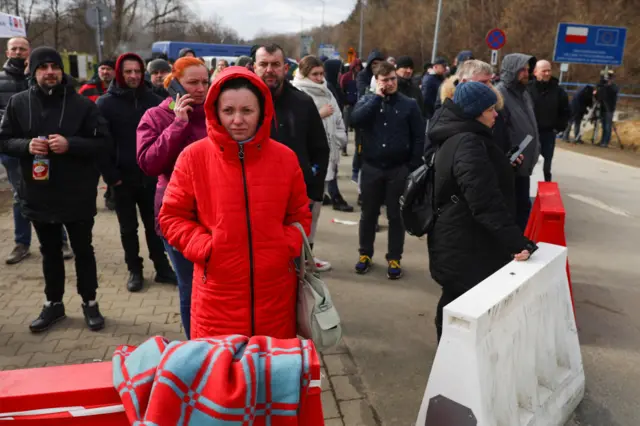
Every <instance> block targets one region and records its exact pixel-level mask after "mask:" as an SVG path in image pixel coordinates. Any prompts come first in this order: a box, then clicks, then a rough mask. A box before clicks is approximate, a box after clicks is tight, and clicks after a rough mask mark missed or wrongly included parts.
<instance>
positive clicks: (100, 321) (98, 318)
mask: <svg viewBox="0 0 640 426" xmlns="http://www.w3.org/2000/svg"><path fill="white" fill-rule="evenodd" d="M82 312H83V313H84V322H86V323H87V326H88V327H89V330H91V331H98V330H102V329H103V328H104V317H103V316H102V314H101V313H100V309H99V308H98V303H97V302H96V303H95V304H93V305H91V302H90V303H83V304H82Z"/></svg>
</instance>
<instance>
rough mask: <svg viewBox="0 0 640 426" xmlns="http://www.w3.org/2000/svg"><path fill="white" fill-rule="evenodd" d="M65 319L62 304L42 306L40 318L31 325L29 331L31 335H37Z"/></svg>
mask: <svg viewBox="0 0 640 426" xmlns="http://www.w3.org/2000/svg"><path fill="white" fill-rule="evenodd" d="M65 318H66V315H65V313H64V304H63V303H62V302H57V303H51V304H48V305H44V306H43V307H42V312H40V316H39V317H38V318H37V319H36V320H35V321H33V322H32V323H31V325H30V326H29V329H30V330H31V332H32V333H39V332H41V331H45V330H48V329H49V327H51V326H52V325H53V324H55V323H57V322H58V321H61V320H63V319H65Z"/></svg>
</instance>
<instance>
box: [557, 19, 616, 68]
mask: <svg viewBox="0 0 640 426" xmlns="http://www.w3.org/2000/svg"><path fill="white" fill-rule="evenodd" d="M626 41H627V29H626V28H622V27H606V26H601V25H584V24H569V23H566V22H563V23H560V24H558V34H557V35H556V48H555V50H554V54H553V60H554V61H555V62H566V63H573V64H591V65H612V66H620V65H622V59H623V56H624V45H625V43H626Z"/></svg>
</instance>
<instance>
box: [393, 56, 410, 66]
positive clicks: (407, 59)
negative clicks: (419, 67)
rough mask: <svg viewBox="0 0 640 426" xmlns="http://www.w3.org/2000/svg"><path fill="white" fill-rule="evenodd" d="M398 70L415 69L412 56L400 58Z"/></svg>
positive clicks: (397, 62)
mask: <svg viewBox="0 0 640 426" xmlns="http://www.w3.org/2000/svg"><path fill="white" fill-rule="evenodd" d="M396 68H411V69H413V68H414V67H413V59H411V56H400V57H399V58H398V59H397V60H396Z"/></svg>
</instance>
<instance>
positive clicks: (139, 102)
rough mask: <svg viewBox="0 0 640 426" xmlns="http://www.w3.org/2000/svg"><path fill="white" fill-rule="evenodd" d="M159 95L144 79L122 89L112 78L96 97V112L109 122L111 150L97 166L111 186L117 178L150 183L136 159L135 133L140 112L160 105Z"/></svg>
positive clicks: (141, 114) (140, 117)
mask: <svg viewBox="0 0 640 426" xmlns="http://www.w3.org/2000/svg"><path fill="white" fill-rule="evenodd" d="M163 100H164V99H163V98H160V97H159V96H157V95H155V94H154V93H153V91H152V90H151V85H150V84H149V83H148V82H146V81H144V80H143V82H142V84H141V85H140V87H139V88H138V89H135V90H133V89H130V88H123V87H121V86H120V84H119V83H118V82H117V80H116V79H114V80H113V81H112V82H111V85H110V86H109V89H108V90H107V93H105V94H104V95H102V96H100V98H98V101H97V102H96V105H97V106H98V108H99V109H100V113H102V115H103V116H104V118H105V119H106V120H107V122H108V123H109V133H110V134H111V138H112V141H111V144H112V147H111V148H112V151H111V155H110V158H109V161H105V162H104V164H102V165H101V170H102V172H103V176H104V178H105V181H106V182H107V184H109V185H112V184H114V183H116V182H118V181H119V180H123V181H126V182H128V183H135V184H140V183H143V182H147V181H148V182H147V183H150V182H151V180H152V179H147V178H146V177H145V176H144V174H143V173H142V170H140V167H139V166H138V161H137V158H136V146H137V141H136V132H137V129H138V124H139V123H140V119H142V116H143V115H144V113H145V112H146V111H147V110H148V109H149V108H153V107H155V106H158V105H160V103H161V102H162V101H163Z"/></svg>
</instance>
